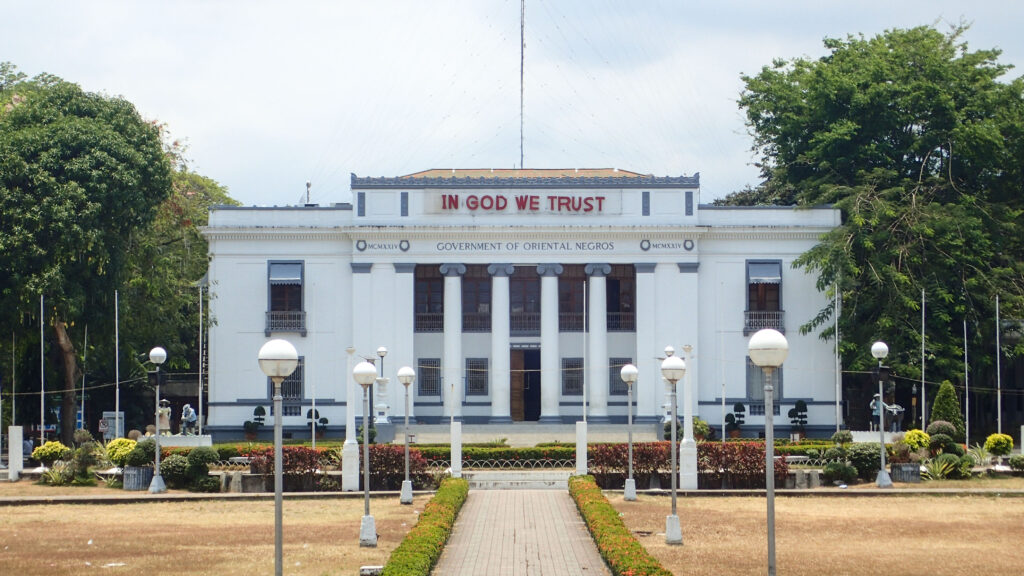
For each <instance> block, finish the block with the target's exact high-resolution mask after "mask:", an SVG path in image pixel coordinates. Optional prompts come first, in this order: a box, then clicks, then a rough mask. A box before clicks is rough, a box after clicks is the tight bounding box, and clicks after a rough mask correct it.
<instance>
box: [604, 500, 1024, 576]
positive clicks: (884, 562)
mask: <svg viewBox="0 0 1024 576" xmlns="http://www.w3.org/2000/svg"><path fill="white" fill-rule="evenodd" d="M607 496H609V501H610V502H611V503H612V505H613V506H614V507H615V508H616V509H617V510H618V511H619V512H620V513H622V514H623V517H622V519H623V521H624V522H625V524H626V526H627V527H628V528H629V529H630V530H631V531H633V532H634V534H636V535H637V538H638V540H639V541H640V542H641V543H642V544H643V545H644V547H645V548H647V550H648V551H649V552H650V553H651V554H652V555H653V556H654V557H656V558H657V559H658V560H659V561H660V562H661V563H662V564H663V565H664V566H665V567H666V568H667V569H669V570H670V571H671V572H672V573H673V574H687V575H707V576H718V575H720V574H725V573H727V574H730V575H744V574H757V575H760V574H764V573H765V570H766V567H767V544H766V528H765V526H766V522H765V510H766V502H765V499H764V498H763V497H762V498H746V497H743V498H738V497H721V498H715V497H699V498H682V499H680V501H679V519H680V523H681V525H682V531H683V546H667V545H666V544H665V535H664V534H665V515H666V514H668V512H669V510H670V507H671V504H670V499H669V497H666V496H647V495H641V496H640V499H639V500H638V501H637V502H626V501H624V500H623V499H622V496H621V494H607ZM775 519H776V529H775V533H776V562H777V566H778V572H779V573H780V574H787V575H788V576H819V575H821V574H829V575H862V574H879V575H881V574H884V575H885V576H902V575H918V574H920V575H925V574H928V575H931V574H960V575H967V576H974V575H977V576H982V575H984V576H998V575H1006V576H1010V575H1014V576H1015V575H1017V574H1020V573H1021V572H1022V570H1024V548H1022V547H1021V546H1020V543H1021V542H1022V541H1024V498H999V497H977V496H975V497H941V496H892V497H885V498H849V497H845V498H843V497H835V498H832V497H808V498H794V497H782V498H776V500H775Z"/></svg>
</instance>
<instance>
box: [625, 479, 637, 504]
mask: <svg viewBox="0 0 1024 576" xmlns="http://www.w3.org/2000/svg"><path fill="white" fill-rule="evenodd" d="M622 498H623V500H626V501H627V502H636V480H634V479H632V478H626V490H625V491H624V492H623V494H622Z"/></svg>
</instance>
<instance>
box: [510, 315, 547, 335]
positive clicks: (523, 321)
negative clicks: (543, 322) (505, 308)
mask: <svg viewBox="0 0 1024 576" xmlns="http://www.w3.org/2000/svg"><path fill="white" fill-rule="evenodd" d="M509 320H510V326H509V331H510V332H511V333H512V334H540V312H513V313H512V314H511V315H510V317H509Z"/></svg>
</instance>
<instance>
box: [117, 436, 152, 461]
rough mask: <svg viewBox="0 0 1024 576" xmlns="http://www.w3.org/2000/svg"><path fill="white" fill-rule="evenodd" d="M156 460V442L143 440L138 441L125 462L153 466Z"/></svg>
mask: <svg viewBox="0 0 1024 576" xmlns="http://www.w3.org/2000/svg"><path fill="white" fill-rule="evenodd" d="M154 460H156V442H154V441H153V440H143V441H142V442H137V443H136V444H135V447H134V448H132V449H131V451H129V452H128V456H127V457H126V458H125V461H124V463H125V465H126V466H151V465H152V464H153V461H154Z"/></svg>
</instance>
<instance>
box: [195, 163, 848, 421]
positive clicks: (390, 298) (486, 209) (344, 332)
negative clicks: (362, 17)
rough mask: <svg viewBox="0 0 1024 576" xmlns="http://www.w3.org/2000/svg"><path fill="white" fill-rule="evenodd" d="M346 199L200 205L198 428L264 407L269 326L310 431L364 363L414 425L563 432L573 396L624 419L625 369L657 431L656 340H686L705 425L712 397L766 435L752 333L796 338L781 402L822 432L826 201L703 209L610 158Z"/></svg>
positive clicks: (374, 186) (830, 393) (371, 185)
mask: <svg viewBox="0 0 1024 576" xmlns="http://www.w3.org/2000/svg"><path fill="white" fill-rule="evenodd" d="M352 194H353V201H352V203H351V204H348V203H346V204H336V205H333V206H329V207H323V206H312V205H311V206H287V207H273V208H267V207H218V208H215V209H213V210H212V211H211V214H210V220H209V226H208V227H207V228H206V229H205V231H204V233H205V235H206V237H207V239H208V240H209V245H210V256H211V263H210V272H209V283H210V284H209V286H210V314H211V320H212V321H211V326H210V336H209V356H210V370H209V378H210V380H209V420H208V425H207V429H208V430H209V431H211V432H212V433H214V434H225V435H228V434H235V433H239V434H240V431H241V429H242V424H243V422H244V421H246V420H250V419H252V412H253V409H254V407H255V406H264V407H269V406H270V398H271V385H270V383H269V381H268V380H267V378H265V377H264V376H263V374H262V373H261V372H260V370H259V367H258V365H257V362H256V353H257V351H258V350H259V348H260V346H261V345H262V344H263V343H264V342H266V341H267V340H268V339H270V338H275V337H278V338H286V339H288V340H290V341H291V342H292V343H293V344H294V345H295V347H296V348H297V349H298V351H299V355H300V358H301V363H300V368H299V369H298V370H297V371H296V373H295V374H294V375H293V376H292V377H290V378H289V379H288V380H287V381H286V382H285V384H284V387H283V395H284V408H283V414H282V417H283V421H282V423H283V424H284V426H285V429H286V430H289V429H293V430H297V429H299V428H306V429H308V420H307V418H306V416H307V413H308V412H309V410H310V408H311V405H312V401H313V399H314V398H315V399H316V407H317V411H318V412H319V414H320V415H321V416H323V417H326V418H328V420H329V427H330V428H332V429H337V428H338V427H340V426H341V425H343V424H344V422H345V416H346V414H345V411H346V410H347V409H349V408H350V407H351V408H352V409H353V410H354V411H355V414H357V415H361V414H362V409H361V397H360V392H359V390H358V387H356V386H355V385H354V384H353V383H352V379H351V376H350V372H351V367H352V363H353V361H356V362H357V361H360V360H362V359H363V358H372V359H375V360H376V361H377V363H378V365H380V364H382V366H380V368H381V369H382V370H383V375H384V376H385V377H387V378H389V380H390V382H391V383H390V384H389V385H387V386H385V387H383V390H376V392H377V393H376V394H375V399H374V403H375V404H381V405H382V407H383V405H387V410H388V411H389V412H390V414H391V415H392V416H394V417H401V416H402V415H404V400H403V398H404V390H403V389H402V386H401V385H399V384H398V383H397V380H396V378H395V374H396V372H397V370H398V368H400V367H402V366H411V367H414V368H415V370H416V373H417V378H416V381H415V383H414V384H413V385H412V387H411V389H410V395H411V398H412V404H411V408H410V415H411V416H412V418H413V419H414V420H415V421H418V422H421V423H436V422H442V421H447V420H448V419H449V418H452V417H454V418H457V419H460V420H462V421H464V422H467V423H491V424H495V425H502V424H505V425H507V424H508V423H510V422H515V421H537V422H540V423H568V422H574V421H576V420H578V419H580V418H581V416H582V414H583V410H584V406H586V410H587V414H588V419H589V420H590V421H592V422H608V421H611V422H619V421H623V422H624V421H625V419H626V398H627V396H626V393H627V389H626V386H625V384H624V383H623V382H622V380H621V378H620V377H619V369H620V368H621V366H622V365H624V364H626V363H633V364H635V365H636V366H637V367H638V368H639V378H638V380H637V383H636V385H635V391H634V402H635V408H634V410H635V418H636V420H637V421H640V422H643V421H650V422H654V421H657V420H660V419H661V418H662V417H663V414H664V410H665V405H666V394H665V386H664V383H663V381H662V379H661V376H660V371H659V366H660V360H659V357H661V356H663V354H664V349H665V347H666V346H673V347H674V348H675V349H676V350H678V353H679V354H680V355H684V354H685V353H684V348H685V347H686V346H689V347H690V359H689V362H688V367H689V369H688V374H687V377H688V379H689V381H690V383H691V384H692V385H691V387H690V388H691V390H692V391H691V394H692V401H693V406H695V407H696V409H697V411H698V413H699V415H700V416H701V417H702V418H704V419H705V420H707V421H708V422H709V423H710V424H711V425H712V426H713V427H715V428H720V423H721V421H722V418H723V409H722V406H723V399H724V404H725V410H726V411H729V412H731V411H732V407H733V405H734V404H735V403H737V402H741V403H744V405H745V407H746V408H747V418H746V427H747V428H751V429H756V428H757V427H758V426H761V427H762V429H763V422H764V420H763V418H764V405H765V403H764V393H763V381H762V379H761V375H760V371H759V370H757V369H756V368H755V367H753V365H752V364H751V363H750V361H749V359H748V358H747V354H746V349H747V339H748V337H749V335H750V334H752V333H753V332H754V331H756V330H758V329H760V328H765V327H770V328H776V329H778V330H780V331H782V332H783V333H785V334H786V336H787V338H788V340H789V345H790V354H789V358H788V359H787V361H786V363H785V365H784V367H783V369H782V370H781V371H780V372H781V374H780V375H779V377H778V382H777V383H776V385H775V390H776V392H775V408H776V413H777V414H782V415H785V414H786V412H787V411H788V410H789V408H792V407H793V405H794V403H795V402H796V401H797V400H804V401H805V402H806V403H807V405H808V420H809V426H808V428H809V429H810V430H813V429H814V428H816V427H818V428H820V429H822V430H825V429H834V427H835V424H836V418H837V414H839V411H838V410H837V406H838V402H837V401H838V400H839V399H838V398H837V392H836V363H835V356H834V345H833V343H832V342H826V341H823V340H821V339H819V338H818V336H817V335H815V334H809V335H801V334H800V333H799V330H798V328H799V326H800V325H801V324H803V323H805V322H806V321H807V320H809V319H810V318H812V317H813V316H814V315H815V314H817V312H818V311H819V310H820V309H821V308H822V307H823V306H824V305H825V304H826V300H825V296H824V295H823V294H821V293H819V292H818V291H817V290H816V288H815V279H814V278H813V277H811V276H809V275H807V274H805V273H804V271H803V270H799V269H794V268H793V267H792V263H793V260H794V259H796V258H797V257H798V256H799V255H800V254H802V253H803V252H805V251H806V250H808V249H809V248H811V247H812V246H813V245H815V244H816V243H817V241H818V238H819V237H820V236H821V234H823V233H825V232H827V231H828V230H830V229H832V228H833V227H835V226H836V225H838V224H839V212H838V211H837V210H834V209H832V208H816V209H801V210H796V209H792V208H774V207H772V208H736V207H715V206H710V205H702V204H700V186H699V175H697V176H681V177H654V176H648V175H642V174H637V173H633V172H627V171H621V170H603V169H602V170H430V171H426V172H421V173H416V174H411V175H407V176H402V177H395V178H361V177H358V176H355V175H353V176H352ZM382 346H383V347H386V348H387V350H388V352H387V355H386V356H385V357H384V358H383V360H382V361H381V359H379V358H377V355H376V351H377V349H378V348H379V347H382ZM348 349H353V351H354V354H351V355H350V354H348V353H347V352H346V351H347V350H348ZM682 393H683V389H682V388H680V394H682ZM274 417H276V415H272V416H270V417H268V419H267V422H268V423H270V422H272V421H273V418H274ZM776 422H778V423H780V424H782V426H783V427H784V426H785V424H786V423H788V420H787V419H785V418H777V419H776Z"/></svg>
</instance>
